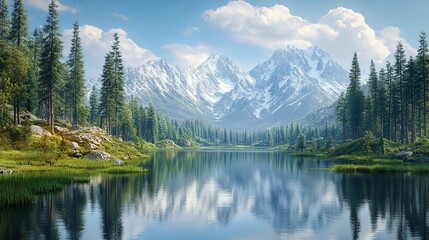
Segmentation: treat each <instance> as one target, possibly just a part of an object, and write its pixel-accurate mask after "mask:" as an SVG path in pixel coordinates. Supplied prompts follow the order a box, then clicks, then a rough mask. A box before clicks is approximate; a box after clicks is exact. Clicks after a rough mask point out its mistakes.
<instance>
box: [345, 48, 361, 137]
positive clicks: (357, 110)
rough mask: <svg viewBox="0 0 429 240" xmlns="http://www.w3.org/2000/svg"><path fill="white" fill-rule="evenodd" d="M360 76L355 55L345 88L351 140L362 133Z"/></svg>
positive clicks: (355, 55)
mask: <svg viewBox="0 0 429 240" xmlns="http://www.w3.org/2000/svg"><path fill="white" fill-rule="evenodd" d="M360 76H361V75H360V68H359V62H358V58H357V54H356V53H355V54H354V56H353V61H352V67H351V69H350V74H349V78H350V84H349V86H348V88H347V97H346V99H347V109H348V113H347V115H348V119H349V120H348V121H349V122H350V123H349V124H350V128H351V130H352V137H353V139H357V138H358V137H359V136H361V132H362V122H363V113H364V102H365V97H364V94H363V92H362V89H361V85H360Z"/></svg>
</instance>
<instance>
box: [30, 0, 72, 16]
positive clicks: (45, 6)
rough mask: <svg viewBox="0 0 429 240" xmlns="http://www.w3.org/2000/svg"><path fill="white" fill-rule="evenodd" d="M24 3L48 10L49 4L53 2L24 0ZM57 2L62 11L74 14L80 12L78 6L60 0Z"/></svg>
mask: <svg viewBox="0 0 429 240" xmlns="http://www.w3.org/2000/svg"><path fill="white" fill-rule="evenodd" d="M24 3H25V4H27V5H28V6H30V7H35V8H38V9H40V10H43V11H48V6H49V4H50V3H51V1H50V0H24ZM56 4H57V6H58V11H60V12H70V13H73V14H74V13H77V12H79V10H78V9H77V8H75V7H72V6H68V5H64V4H62V3H61V2H60V1H56Z"/></svg>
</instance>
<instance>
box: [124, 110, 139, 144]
mask: <svg viewBox="0 0 429 240" xmlns="http://www.w3.org/2000/svg"><path fill="white" fill-rule="evenodd" d="M135 135H136V129H135V128H134V126H133V116H132V113H131V110H130V108H129V106H128V104H125V105H124V108H123V111H122V139H123V140H124V141H128V140H129V139H130V137H131V138H135Z"/></svg>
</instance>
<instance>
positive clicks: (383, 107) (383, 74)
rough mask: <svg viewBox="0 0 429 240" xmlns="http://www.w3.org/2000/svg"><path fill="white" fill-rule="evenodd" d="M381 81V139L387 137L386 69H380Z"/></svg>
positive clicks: (379, 99) (379, 106) (379, 103)
mask: <svg viewBox="0 0 429 240" xmlns="http://www.w3.org/2000/svg"><path fill="white" fill-rule="evenodd" d="M378 79H379V81H378V82H379V84H378V85H379V86H378V92H379V93H378V100H377V107H378V114H377V115H378V116H379V117H380V125H381V126H380V130H381V134H380V135H381V137H387V134H386V133H387V132H388V129H387V125H388V124H387V121H389V119H387V117H386V114H387V102H388V96H387V85H388V84H387V81H386V72H385V70H384V69H380V72H379V74H378Z"/></svg>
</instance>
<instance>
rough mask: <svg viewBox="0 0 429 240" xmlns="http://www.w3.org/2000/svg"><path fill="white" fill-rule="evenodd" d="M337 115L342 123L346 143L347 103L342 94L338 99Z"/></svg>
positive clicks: (342, 133) (342, 132) (343, 139)
mask: <svg viewBox="0 0 429 240" xmlns="http://www.w3.org/2000/svg"><path fill="white" fill-rule="evenodd" d="M335 114H336V116H337V119H338V121H339V122H341V135H342V141H343V142H345V141H346V134H347V132H346V126H347V101H346V98H345V96H344V93H343V92H342V93H341V94H340V97H339V98H338V104H337V106H336V108H335Z"/></svg>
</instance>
